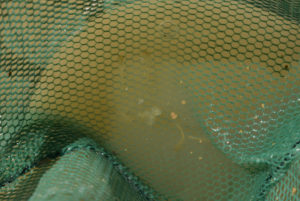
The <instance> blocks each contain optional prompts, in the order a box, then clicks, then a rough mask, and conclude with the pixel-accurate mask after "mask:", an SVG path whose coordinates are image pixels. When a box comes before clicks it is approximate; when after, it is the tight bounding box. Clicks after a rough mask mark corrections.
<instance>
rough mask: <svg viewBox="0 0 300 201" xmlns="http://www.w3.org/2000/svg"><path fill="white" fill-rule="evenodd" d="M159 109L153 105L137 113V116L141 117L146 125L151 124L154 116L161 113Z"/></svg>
mask: <svg viewBox="0 0 300 201" xmlns="http://www.w3.org/2000/svg"><path fill="white" fill-rule="evenodd" d="M161 113H162V112H161V110H160V109H159V108H158V107H156V106H154V107H152V108H151V109H150V110H146V111H144V112H142V113H139V114H138V116H139V117H141V118H143V119H144V120H145V121H146V123H147V124H148V125H150V126H151V125H153V123H154V121H155V118H156V117H158V116H159V115H161Z"/></svg>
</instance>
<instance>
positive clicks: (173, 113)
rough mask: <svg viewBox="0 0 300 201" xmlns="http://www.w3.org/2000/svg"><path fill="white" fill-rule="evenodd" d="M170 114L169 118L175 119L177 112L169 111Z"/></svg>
mask: <svg viewBox="0 0 300 201" xmlns="http://www.w3.org/2000/svg"><path fill="white" fill-rule="evenodd" d="M170 116H171V119H177V117H178V114H176V113H175V112H171V113H170Z"/></svg>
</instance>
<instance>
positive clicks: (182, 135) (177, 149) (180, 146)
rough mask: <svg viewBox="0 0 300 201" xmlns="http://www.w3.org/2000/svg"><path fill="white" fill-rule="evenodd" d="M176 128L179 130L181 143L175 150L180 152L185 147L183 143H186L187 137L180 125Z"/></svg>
mask: <svg viewBox="0 0 300 201" xmlns="http://www.w3.org/2000/svg"><path fill="white" fill-rule="evenodd" d="M176 127H177V128H178V129H179V131H180V134H181V138H180V140H179V142H178V143H177V144H176V145H175V150H176V151H179V149H181V148H182V145H183V142H184V138H185V137H184V132H183V130H182V128H181V126H180V125H178V124H176Z"/></svg>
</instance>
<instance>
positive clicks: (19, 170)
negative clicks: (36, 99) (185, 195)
mask: <svg viewBox="0 0 300 201" xmlns="http://www.w3.org/2000/svg"><path fill="white" fill-rule="evenodd" d="M91 133H95V131H92V130H91V129H89V128H86V127H83V126H81V125H80V124H79V123H78V122H74V121H71V120H70V121H66V120H63V118H60V117H58V116H56V117H53V116H52V117H51V116H49V117H48V118H46V119H44V120H39V121H36V122H34V123H31V124H27V126H25V127H23V128H22V129H21V131H20V132H19V133H18V134H16V135H15V136H13V137H14V139H13V142H12V143H11V144H10V147H8V148H7V149H6V153H7V154H5V155H3V157H2V158H1V159H0V186H1V188H4V187H5V186H6V185H9V184H11V183H13V182H14V181H15V180H16V179H17V178H18V177H19V176H21V175H23V174H25V173H27V172H29V171H30V170H31V168H33V167H35V166H36V165H37V164H38V163H39V161H41V160H43V159H45V158H57V157H59V156H62V155H64V154H66V153H69V152H71V151H74V150H76V149H83V148H84V149H90V150H93V151H95V152H96V153H98V154H99V157H100V156H102V157H105V158H106V159H107V160H108V161H109V162H110V163H111V164H112V165H113V167H114V169H115V170H116V171H117V172H118V173H119V174H120V175H121V176H123V177H124V179H125V180H126V181H127V182H128V184H129V185H130V186H132V187H133V188H134V189H135V190H136V191H137V192H138V193H139V194H141V195H142V196H143V197H144V198H145V199H147V200H149V201H152V200H167V197H165V196H163V195H161V194H159V193H158V192H156V191H154V190H153V189H152V188H151V187H149V186H148V185H146V184H144V183H143V182H142V181H141V180H140V179H139V177H137V176H135V175H134V174H133V173H132V172H131V171H130V169H129V168H127V167H126V166H125V165H124V164H123V163H122V162H121V161H120V160H119V159H118V158H117V157H116V156H115V155H114V154H112V153H111V152H109V151H108V150H106V149H105V148H103V147H100V146H99V145H98V144H97V143H96V142H95V141H93V140H92V139H90V138H88V137H86V136H92V135H91Z"/></svg>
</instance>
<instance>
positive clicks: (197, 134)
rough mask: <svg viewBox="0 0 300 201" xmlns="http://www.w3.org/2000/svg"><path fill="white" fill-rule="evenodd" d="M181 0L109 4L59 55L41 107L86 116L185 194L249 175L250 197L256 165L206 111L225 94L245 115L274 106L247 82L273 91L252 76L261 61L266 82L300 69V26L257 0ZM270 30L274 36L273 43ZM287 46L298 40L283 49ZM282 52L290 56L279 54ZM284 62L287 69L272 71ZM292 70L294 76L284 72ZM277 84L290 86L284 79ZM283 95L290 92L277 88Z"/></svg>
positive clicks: (157, 180) (201, 193) (144, 168)
mask: <svg viewBox="0 0 300 201" xmlns="http://www.w3.org/2000/svg"><path fill="white" fill-rule="evenodd" d="M175 2H177V1H174V2H172V1H165V2H161V1H159V2H157V1H155V0H151V1H148V2H147V3H141V2H137V3H133V4H129V5H127V6H124V7H118V8H117V9H115V10H107V11H106V12H105V13H104V14H102V15H101V16H99V18H96V19H95V21H92V22H88V24H87V27H85V28H84V29H82V30H81V31H80V32H78V34H77V35H74V37H72V38H69V39H68V41H66V42H65V44H63V45H62V46H63V47H62V48H61V49H60V50H59V52H57V54H55V55H54V59H53V60H52V62H51V64H50V65H49V66H48V67H47V70H46V71H45V73H44V74H43V77H42V79H41V84H40V85H39V89H38V90H37V91H36V94H35V95H34V97H33V99H32V103H31V106H32V107H35V108H37V107H39V109H41V110H44V111H45V112H46V113H51V114H58V115H62V116H66V117H68V118H72V119H76V120H78V121H80V122H81V123H83V124H84V125H86V126H88V127H91V128H93V129H94V130H96V131H98V132H99V133H95V136H92V137H93V138H95V137H96V138H97V136H99V135H100V136H101V137H102V138H101V140H103V139H105V142H104V144H105V146H106V148H108V149H110V150H113V151H114V152H116V153H117V155H118V156H119V157H120V159H121V160H122V161H123V162H124V163H125V164H126V165H127V166H128V167H130V168H131V169H132V170H133V171H134V172H135V173H136V174H137V175H138V176H140V177H141V178H142V179H143V180H144V181H146V182H147V183H148V184H150V185H151V186H153V187H154V188H155V189H156V190H158V191H159V192H162V193H164V194H166V195H170V196H174V197H175V198H179V199H182V200H216V199H215V198H216V197H213V196H212V195H211V193H215V194H214V195H215V196H218V195H219V194H218V193H216V192H212V191H214V189H217V188H218V187H219V188H222V185H224V184H226V185H225V186H224V188H228V189H232V188H235V187H238V185H240V184H241V185H242V186H244V187H243V190H242V191H241V192H242V193H243V194H244V196H245V197H247V193H248V192H250V191H251V185H250V184H252V182H253V181H251V180H250V179H249V178H250V176H249V174H248V172H247V170H245V169H242V168H241V167H239V166H238V165H236V164H234V163H232V162H231V161H230V160H229V159H227V158H226V157H225V155H223V154H222V153H221V152H220V151H219V150H218V149H216V148H215V146H214V145H213V144H212V142H211V140H210V139H209V138H208V137H207V134H206V132H207V131H206V130H208V131H209V132H211V129H217V128H207V127H206V126H205V125H206V124H205V121H204V120H205V119H201V118H202V117H204V116H206V117H207V116H208V112H209V108H210V107H209V104H215V105H218V103H216V102H215V101H217V100H219V101H223V105H222V104H219V105H221V106H220V108H217V109H216V110H218V109H219V111H224V113H225V114H230V113H234V112H236V113H237V114H238V111H247V110H249V107H253V108H265V107H266V108H267V107H268V105H267V103H268V101H267V100H270V99H272V97H269V96H268V97H261V99H256V100H255V99H251V100H250V99H248V98H249V97H248V94H247V92H248V91H247V90H250V91H252V92H251V93H253V94H254V96H255V94H256V93H257V94H263V93H265V92H267V91H265V88H264V85H262V84H260V85H255V81H254V80H250V79H248V78H251V76H249V77H247V76H245V75H246V74H244V75H242V74H243V72H249V73H250V74H251V73H254V71H251V69H250V70H249V66H251V67H252V63H254V62H257V63H258V65H257V66H259V65H260V67H257V68H263V69H264V70H261V72H262V73H263V74H265V75H266V81H265V82H264V81H261V82H260V83H265V84H270V82H269V81H270V80H271V79H272V76H274V77H279V75H280V73H281V74H282V75H286V74H288V73H290V72H293V65H295V63H293V62H294V61H296V60H298V59H299V54H297V52H298V53H299V46H298V47H297V46H295V45H292V44H291V43H295V40H297V42H298V41H299V40H300V34H299V32H298V33H297V32H296V33H295V30H299V27H297V26H296V25H294V24H291V23H290V22H288V21H284V20H283V19H282V18H279V17H275V16H269V14H267V13H266V12H264V11H261V10H258V9H253V8H252V7H251V6H249V7H246V6H244V5H240V7H237V6H236V4H235V3H233V4H232V5H231V4H230V3H223V4H224V5H221V6H220V2H218V1H212V2H211V1H207V2H199V1H197V0H193V1H182V2H179V3H175ZM212 6H215V7H216V8H214V7H212ZM210 8H211V9H210ZM223 15H224V16H223ZM254 15H255V16H260V18H257V17H253V16H254ZM241 17H242V18H241ZM265 18H267V20H268V21H269V22H271V23H273V24H275V28H274V26H270V25H268V22H267V21H266V20H265ZM237 19H239V20H237ZM279 21H280V23H279ZM254 22H255V23H254ZM279 24H280V25H279ZM282 24H284V25H282ZM250 25H251V27H250ZM252 26H253V27H252ZM283 26H286V27H287V28H288V29H284V28H282V27H283ZM268 29H271V30H269V32H268ZM265 30H267V31H265ZM272 31H273V32H272ZM286 33H288V35H287V34H286ZM278 34H279V36H278V37H277V35H278ZM244 37H245V38H244ZM247 37H248V38H247ZM260 37H262V38H269V40H268V41H267V43H265V42H264V41H261V40H260ZM294 38H295V40H293V39H294ZM279 40H280V44H279V43H278V41H279ZM298 43H299V42H298ZM280 45H284V46H286V47H290V48H289V50H288V51H287V50H285V49H283V50H282V51H279V50H278V48H279V46H280ZM277 50H278V51H277ZM273 54H275V55H273ZM278 54H281V55H280V56H281V57H280V58H281V60H278V61H277V59H278ZM273 56H274V57H275V58H274V59H273V58H272V57H273ZM216 60H217V61H220V62H221V63H223V64H226V65H228V66H229V67H228V68H230V69H232V71H230V72H228V71H226V69H225V71H224V73H222V68H224V66H223V67H222V66H220V63H216V65H211V66H209V65H208V64H207V63H206V62H209V61H216ZM237 61H243V62H244V64H241V65H240V66H243V65H244V66H245V67H244V68H235V67H234V66H235V64H234V65H233V64H230V62H234V63H236V62H237ZM193 64H195V66H193V67H192V66H191V65H193ZM283 65H289V66H291V70H290V71H289V72H288V71H284V69H283V67H282V66H283ZM274 66H275V67H274ZM276 66H278V68H279V70H278V72H279V71H280V73H273V74H272V71H273V70H272V69H273V67H274V68H276ZM271 67H272V68H271ZM199 68H202V69H203V68H206V70H203V71H202V72H206V73H207V76H203V74H201V75H197V69H199ZM280 69H281V70H280ZM282 69H283V70H282ZM223 70H224V69H223ZM193 72H195V73H194V75H193ZM212 72H214V73H212ZM236 74H238V75H241V76H244V77H243V78H244V81H243V82H242V81H239V82H238V83H236V82H232V81H231V79H232V77H231V76H233V77H234V75H236ZM193 76H194V77H193ZM197 76H198V77H197ZM220 77H221V78H224V83H227V84H228V85H227V86H226V87H227V88H228V90H227V91H229V92H224V93H219V92H220V87H219V86H218V83H217V81H220V80H221V79H220ZM252 77H253V76H252ZM191 78H193V79H194V80H192V79H191ZM197 78H201V80H197ZM288 79H290V78H289V77H287V76H286V78H282V81H283V82H286V80H288ZM291 79H292V78H291ZM195 82H198V83H197V84H194V85H195V86H197V87H196V89H195V90H192V89H191V87H190V86H191V83H195ZM248 83H252V84H253V86H252V87H250V89H249V88H247V87H246V85H247V84H248ZM271 84H272V85H273V87H274V88H282V84H281V83H280V82H276V81H274V82H273V83H271ZM207 85H210V86H211V90H212V91H210V94H212V93H215V95H214V96H213V97H211V96H207V97H206V96H205V94H206V93H207V92H206V91H201V88H207ZM237 85H238V86H242V87H240V88H239V87H238V86H237ZM226 87H225V89H226ZM230 88H232V89H236V88H238V89H236V90H232V91H230ZM225 91H226V90H225ZM196 92H197V93H198V94H195V93H196ZM233 93H240V94H241V96H240V97H237V98H236V99H240V101H236V100H232V99H233V98H234V97H233V96H232V94H233ZM253 94H252V96H253ZM202 95H203V96H202ZM279 95H281V96H282V95H283V94H282V93H281V92H280V91H278V93H277V92H274V93H271V94H270V96H273V97H276V96H279ZM257 96H258V95H257ZM218 98H219V99H218ZM41 100H44V101H45V102H41ZM205 100H206V101H205ZM228 100H232V101H233V102H235V103H237V102H238V105H232V104H231V103H230V101H228ZM249 104H251V106H249ZM228 108H232V110H228ZM253 111H254V110H253ZM266 112H267V113H268V111H266ZM250 113H251V112H250ZM197 115H198V116H197ZM251 115H253V116H255V115H256V114H255V112H253V114H252V113H251ZM258 115H259V114H258ZM241 118H243V117H242V116H241ZM225 120H226V118H225ZM230 120H232V119H230ZM257 121H258V120H257ZM224 124H225V123H222V122H221V123H219V126H222V125H224ZM245 124H247V122H245ZM234 126H236V125H233V127H234ZM241 126H242V125H241ZM234 128H235V127H234ZM240 130H242V129H240ZM234 132H235V131H234ZM242 132H243V131H242ZM98 139H100V138H98ZM224 140H226V139H224ZM229 140H230V139H229ZM226 141H227V140H226ZM100 143H102V144H103V141H101V142H100ZM229 143H232V142H229ZM232 174H235V175H238V176H239V178H236V181H235V182H232V181H231V180H232V176H230V175H232ZM239 182H240V183H239ZM210 190H211V191H210ZM231 192H232V190H228V191H227V192H222V193H220V194H222V195H223V196H224V198H228V197H230V196H232V200H238V198H240V197H238V196H237V197H235V196H234V195H231ZM171 200H173V198H171ZM217 200H221V198H220V199H217Z"/></svg>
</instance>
